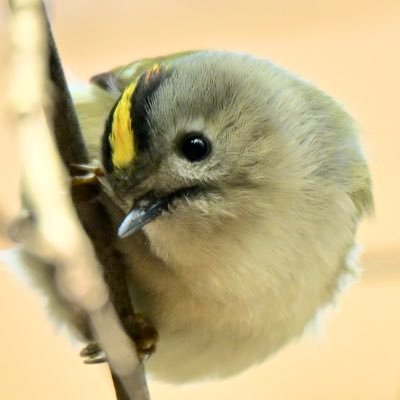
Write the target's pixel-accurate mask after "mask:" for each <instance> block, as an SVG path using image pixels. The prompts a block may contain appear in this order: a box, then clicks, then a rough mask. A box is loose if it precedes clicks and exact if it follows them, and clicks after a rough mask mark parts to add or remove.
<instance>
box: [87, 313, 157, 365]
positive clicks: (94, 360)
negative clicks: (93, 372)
mask: <svg viewBox="0 0 400 400" xmlns="http://www.w3.org/2000/svg"><path fill="white" fill-rule="evenodd" d="M122 322H123V325H124V327H125V330H126V331H127V332H128V334H129V336H130V337H131V338H132V340H133V342H134V343H135V347H136V351H137V354H138V357H139V359H140V360H142V361H144V360H147V359H148V358H149V357H150V356H151V355H152V354H153V353H154V351H155V350H156V343H157V341H158V333H157V331H156V330H155V328H154V327H153V326H152V324H151V323H150V321H149V320H147V319H146V318H145V317H143V315H141V314H136V313H135V314H133V315H132V316H129V317H126V318H123V321H122ZM80 356H81V357H83V359H84V360H83V362H84V363H85V364H99V363H103V362H106V361H107V359H106V355H105V353H104V351H103V350H102V349H101V347H100V345H99V344H98V343H97V342H91V343H89V344H88V345H87V346H86V347H85V348H84V349H83V350H82V351H81V352H80Z"/></svg>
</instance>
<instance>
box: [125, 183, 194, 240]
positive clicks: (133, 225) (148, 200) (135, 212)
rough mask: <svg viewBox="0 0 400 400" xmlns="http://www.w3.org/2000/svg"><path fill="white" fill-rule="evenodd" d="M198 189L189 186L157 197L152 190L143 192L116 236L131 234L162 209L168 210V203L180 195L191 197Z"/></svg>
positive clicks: (157, 214)
mask: <svg viewBox="0 0 400 400" xmlns="http://www.w3.org/2000/svg"><path fill="white" fill-rule="evenodd" d="M200 191H201V188H200V187H199V186H191V187H184V188H181V189H178V190H176V191H175V192H172V193H168V194H166V195H164V196H162V197H157V196H155V195H154V194H153V193H152V192H149V193H147V194H145V195H144V196H142V197H141V198H139V199H137V200H135V202H134V203H133V207H132V208H131V210H130V211H129V212H128V214H127V215H126V217H125V218H124V220H123V221H122V223H121V225H120V226H119V228H118V236H119V237H120V238H126V237H127V236H129V235H132V234H133V233H135V232H137V231H138V230H139V229H141V228H143V227H144V226H145V225H146V224H148V223H149V222H151V221H153V220H154V219H156V218H157V217H158V216H159V215H161V213H162V212H163V211H168V210H169V209H170V204H171V203H172V202H173V201H174V200H176V199H178V198H182V197H185V198H187V199H189V198H193V197H194V196H196V195H197V194H198V193H199V192H200Z"/></svg>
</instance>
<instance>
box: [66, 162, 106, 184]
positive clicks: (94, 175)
mask: <svg viewBox="0 0 400 400" xmlns="http://www.w3.org/2000/svg"><path fill="white" fill-rule="evenodd" d="M72 167H74V168H75V169H77V170H79V171H82V172H85V174H83V175H75V176H72V177H71V185H72V186H73V187H76V186H83V185H97V184H98V183H99V178H101V177H103V176H104V171H103V169H102V168H101V167H100V166H99V165H98V164H72Z"/></svg>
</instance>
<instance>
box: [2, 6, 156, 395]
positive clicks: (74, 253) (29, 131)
mask: <svg viewBox="0 0 400 400" xmlns="http://www.w3.org/2000/svg"><path fill="white" fill-rule="evenodd" d="M11 4H12V9H13V19H12V31H11V51H12V52H11V59H10V62H11V72H12V75H13V76H12V78H11V79H10V96H9V113H8V114H9V116H10V122H11V126H12V127H13V131H14V132H15V133H16V134H17V136H18V140H19V151H20V155H21V160H22V161H21V163H22V180H23V188H24V199H26V200H27V204H29V207H30V209H31V210H32V211H33V214H34V222H35V223H34V225H33V226H32V232H31V234H30V235H29V237H28V238H27V239H26V243H25V244H26V245H27V246H28V248H29V249H30V250H33V251H34V253H35V254H37V255H39V256H40V257H41V258H42V259H45V260H46V262H49V263H51V264H54V265H55V266H56V270H57V271H56V273H57V281H58V284H59V289H60V291H61V292H62V293H63V295H64V296H65V297H66V298H67V299H68V300H69V301H71V302H73V303H74V304H77V305H78V306H79V307H80V308H82V309H84V310H85V311H86V312H87V313H88V316H89V319H90V321H91V325H92V327H93V330H94V332H95V334H96V336H97V338H98V340H99V342H100V344H101V347H102V349H103V350H104V351H105V353H106V355H107V359H108V362H109V363H110V366H111V368H112V372H113V379H114V381H115V386H116V390H117V395H118V398H119V399H131V400H132V399H135V400H142V399H143V400H144V399H148V398H149V394H148V390H147V385H146V381H145V375H144V369H143V365H142V364H141V363H140V362H139V359H138V357H137V354H136V351H135V349H134V346H132V342H131V340H130V338H129V337H128V336H127V334H126V333H125V331H124V329H123V328H122V326H121V323H120V320H119V319H118V317H117V314H118V315H119V317H120V318H121V317H124V316H127V315H132V314H133V310H132V306H131V302H130V299H129V293H128V290H127V287H126V282H125V277H124V272H123V263H122V258H121V256H120V255H119V253H118V252H117V251H116V250H115V248H114V247H113V246H110V242H111V243H112V240H113V237H112V235H113V234H112V232H113V231H114V230H113V227H112V223H111V220H110V218H109V217H108V214H107V212H106V209H105V207H104V205H103V204H102V203H101V202H100V200H99V199H98V197H96V196H97V194H98V190H99V189H98V188H96V187H85V188H83V189H82V190H80V191H78V192H77V193H74V196H73V198H74V204H73V202H72V201H71V197H70V195H69V193H70V190H69V187H70V180H69V179H68V176H67V174H66V173H65V169H67V170H68V171H70V173H71V172H72V164H73V163H82V162H83V163H86V162H88V155H87V151H86V148H85V146H84V142H83V139H82V135H81V133H80V129H79V124H78V121H77V118H76V115H75V112H74V109H73V105H72V100H71V97H70V95H69V92H68V88H67V85H66V82H65V78H64V74H63V71H62V67H61V63H60V61H59V57H58V54H57V51H56V47H55V44H54V39H53V36H52V34H51V29H50V24H49V23H48V21H47V20H46V16H45V13H44V12H43V10H44V8H43V4H42V2H41V1H40V0H13V1H12V2H11ZM46 25H47V34H46V30H45V29H44V27H45V26H46ZM46 38H47V40H46ZM46 41H47V44H48V46H47V49H46ZM46 50H47V51H48V53H47V54H48V57H49V72H50V78H51V82H52V83H53V100H51V101H49V99H48V97H47V95H46V93H48V91H49V90H48V89H49V87H48V86H49V85H48V83H47V80H46V75H47V71H48V69H47V64H46V62H45V60H46V57H45V56H44V55H45V54H46ZM22 94H23V95H22ZM42 105H44V108H45V110H46V115H47V116H48V120H50V121H51V122H52V125H53V129H54V138H55V142H56V145H57V147H58V150H59V152H60V155H61V158H62V160H63V162H64V166H63V165H62V163H61V160H60V156H59V154H58V152H57V150H56V147H55V142H54V140H53V137H52V135H51V133H50V131H49V130H48V127H47V125H46V123H45V120H44V115H43V108H42ZM51 109H52V111H53V113H52V114H51V113H50V112H51ZM49 116H50V117H49ZM16 162H18V159H16ZM88 198H90V199H91V200H92V201H90V203H89V202H88V201H87V199H88ZM74 205H75V207H76V210H75V207H74ZM78 216H79V218H80V219H81V222H82V224H83V225H84V226H85V228H86V231H87V233H88V235H89V236H90V238H91V239H92V240H93V243H91V242H90V240H89V239H88V237H87V236H86V234H85V232H84V231H83V229H82V227H81V224H80V221H79V219H78ZM110 236H111V237H110ZM93 247H94V248H93ZM96 254H97V257H96ZM98 260H100V263H101V264H100V263H99V261H98ZM103 274H104V277H105V279H106V281H107V284H108V286H107V285H105V283H104V280H103ZM110 298H111V300H112V302H113V303H114V305H115V309H114V307H113V304H112V303H111V302H110ZM123 388H124V389H125V390H124V389H123Z"/></svg>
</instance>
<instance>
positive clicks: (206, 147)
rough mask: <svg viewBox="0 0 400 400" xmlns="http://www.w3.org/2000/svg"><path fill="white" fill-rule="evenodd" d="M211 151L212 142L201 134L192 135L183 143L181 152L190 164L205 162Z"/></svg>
mask: <svg viewBox="0 0 400 400" xmlns="http://www.w3.org/2000/svg"><path fill="white" fill-rule="evenodd" d="M210 149H211V144H210V142H209V141H208V139H207V138H205V137H204V136H203V135H202V134H201V133H193V134H190V135H188V136H186V137H185V138H184V139H183V140H182V143H181V152H182V154H183V155H184V156H185V158H186V159H188V160H189V161H190V162H196V161H201V160H204V159H205V158H206V157H207V156H208V154H209V153H210Z"/></svg>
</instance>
